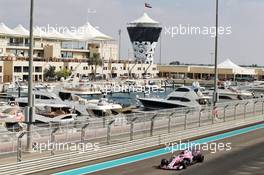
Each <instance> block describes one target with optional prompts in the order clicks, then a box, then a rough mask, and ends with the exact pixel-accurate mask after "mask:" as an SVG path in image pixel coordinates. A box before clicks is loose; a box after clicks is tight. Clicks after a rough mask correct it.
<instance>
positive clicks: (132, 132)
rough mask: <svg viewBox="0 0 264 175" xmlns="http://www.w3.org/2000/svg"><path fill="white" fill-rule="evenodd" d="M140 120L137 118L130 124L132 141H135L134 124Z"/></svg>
mask: <svg viewBox="0 0 264 175" xmlns="http://www.w3.org/2000/svg"><path fill="white" fill-rule="evenodd" d="M137 119H138V118H137V117H135V118H133V119H132V120H131V122H130V141H132V140H133V139H134V122H135V121H136V120H137Z"/></svg>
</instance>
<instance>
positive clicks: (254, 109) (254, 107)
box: [253, 101, 258, 115]
mask: <svg viewBox="0 0 264 175" xmlns="http://www.w3.org/2000/svg"><path fill="white" fill-rule="evenodd" d="M257 103H258V101H254V104H253V105H254V106H253V113H254V115H255V114H256V104H257Z"/></svg>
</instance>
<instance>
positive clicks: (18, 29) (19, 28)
mask: <svg viewBox="0 0 264 175" xmlns="http://www.w3.org/2000/svg"><path fill="white" fill-rule="evenodd" d="M13 30H14V31H15V32H17V33H18V34H19V35H22V36H29V31H28V30H27V29H25V28H24V27H23V26H22V25H21V24H19V25H18V26H17V27H16V28H14V29H13Z"/></svg>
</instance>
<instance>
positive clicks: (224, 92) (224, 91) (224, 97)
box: [203, 86, 254, 101]
mask: <svg viewBox="0 0 264 175" xmlns="http://www.w3.org/2000/svg"><path fill="white" fill-rule="evenodd" d="M217 92H218V98H219V100H220V101H229V100H244V99H252V98H254V94H253V93H252V92H249V91H247V90H240V89H237V88H235V87H231V86H230V87H225V86H220V87H218V91H217ZM213 93H214V90H213V89H209V90H205V91H203V94H205V95H208V96H213Z"/></svg>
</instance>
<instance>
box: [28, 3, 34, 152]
mask: <svg viewBox="0 0 264 175" xmlns="http://www.w3.org/2000/svg"><path fill="white" fill-rule="evenodd" d="M33 22H34V0H30V34H29V35H30V43H29V66H28V67H29V70H28V107H29V113H28V121H27V150H28V151H29V150H30V149H31V148H32V144H31V143H32V135H31V130H32V121H33V107H34V104H33V94H32V89H33V79H32V78H33V42H34V39H33Z"/></svg>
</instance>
